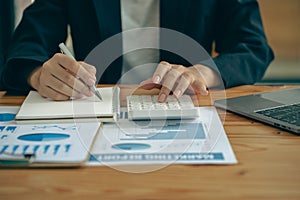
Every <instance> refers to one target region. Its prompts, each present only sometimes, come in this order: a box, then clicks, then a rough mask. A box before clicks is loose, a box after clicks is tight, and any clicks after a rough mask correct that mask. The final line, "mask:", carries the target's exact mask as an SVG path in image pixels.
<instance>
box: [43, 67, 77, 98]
mask: <svg viewBox="0 0 300 200" xmlns="http://www.w3.org/2000/svg"><path fill="white" fill-rule="evenodd" d="M47 68H48V67H47V66H45V67H43V70H42V73H41V75H40V85H42V86H44V87H50V88H52V89H53V90H55V91H58V92H60V93H61V94H63V95H65V96H68V97H72V96H77V95H78V94H79V92H78V91H76V90H74V89H73V88H72V87H71V86H69V85H68V84H66V83H65V82H63V81H61V80H60V79H58V78H57V77H56V76H54V75H53V74H51V71H49V70H47ZM58 68H61V67H60V66H58ZM58 68H55V67H54V69H56V70H57V69H58ZM62 71H63V73H66V70H64V69H62ZM52 72H53V71H52ZM69 76H72V75H69Z"/></svg>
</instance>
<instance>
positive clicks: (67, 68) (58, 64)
mask: <svg viewBox="0 0 300 200" xmlns="http://www.w3.org/2000/svg"><path fill="white" fill-rule="evenodd" d="M95 74H96V68H95V67H94V66H91V65H89V64H86V63H84V62H77V61H75V60H73V59H72V58H70V57H68V56H66V55H63V54H60V53H57V54H55V55H54V56H53V57H52V58H51V59H49V60H48V61H47V62H45V63H44V64H43V66H41V67H39V68H37V69H36V70H35V71H34V72H33V73H32V74H31V75H30V77H29V84H30V85H31V86H32V87H33V88H34V89H36V90H37V91H38V92H39V93H40V95H41V96H43V97H46V98H50V99H52V100H67V99H70V98H74V99H77V98H82V97H83V96H92V95H93V92H92V91H91V90H90V89H89V86H92V85H94V84H95V82H96V76H95Z"/></svg>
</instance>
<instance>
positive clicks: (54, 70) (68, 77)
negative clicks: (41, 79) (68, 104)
mask: <svg viewBox="0 0 300 200" xmlns="http://www.w3.org/2000/svg"><path fill="white" fill-rule="evenodd" d="M44 68H45V70H46V71H48V73H50V74H51V76H54V77H55V78H56V79H58V80H60V82H58V81H55V79H50V80H48V83H49V84H50V85H49V86H50V87H52V88H53V89H55V90H64V91H62V92H63V94H65V95H69V96H70V97H71V96H73V95H72V90H73V89H74V90H75V91H77V92H78V93H81V94H83V95H85V96H92V92H91V91H90V89H89V87H88V86H87V85H86V84H84V83H83V82H82V81H81V80H79V79H78V78H77V77H75V76H74V75H73V74H71V72H70V71H67V70H65V68H63V67H62V66H60V65H59V64H56V63H55V62H54V64H51V65H49V64H46V65H45V66H44ZM45 79H47V77H46V78H45ZM66 86H68V87H70V88H71V89H70V90H68V89H67V87H66Z"/></svg>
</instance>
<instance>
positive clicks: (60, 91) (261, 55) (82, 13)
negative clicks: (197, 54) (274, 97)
mask: <svg viewBox="0 0 300 200" xmlns="http://www.w3.org/2000/svg"><path fill="white" fill-rule="evenodd" d="M126 2H129V1H124V0H109V1H100V0H85V1H82V0H63V1H62V0H51V1H49V0H36V1H35V2H34V4H33V5H31V6H30V7H29V8H27V9H26V11H25V12H24V15H23V18H22V21H21V23H20V25H19V26H18V27H17V29H16V31H15V34H14V37H13V40H12V43H11V45H10V50H9V53H8V54H7V61H6V66H5V69H4V71H3V76H2V82H3V84H4V85H5V86H6V88H7V90H8V91H14V92H28V91H29V90H30V89H35V90H37V91H38V92H39V93H40V94H41V95H42V96H44V97H48V98H51V99H53V100H65V99H69V98H70V97H73V98H80V97H82V96H90V95H92V93H91V91H90V90H89V86H90V85H92V84H95V82H96V81H97V78H96V74H97V72H98V71H101V66H97V68H95V67H93V66H92V65H89V64H87V63H85V62H76V61H74V60H72V59H70V58H68V57H67V56H65V55H62V54H60V53H57V52H58V51H59V49H58V44H59V43H60V42H62V41H65V40H66V38H67V35H68V31H67V26H68V25H69V27H70V30H71V36H72V42H73V48H74V54H75V58H76V60H79V61H83V60H84V59H85V58H86V56H87V55H88V54H89V53H90V52H91V51H92V50H93V49H94V48H95V47H96V46H97V45H98V44H100V43H101V42H103V41H105V40H106V39H108V38H110V37H112V36H114V35H115V34H118V33H121V32H122V30H124V27H125V26H126V24H125V25H124V23H125V22H126V20H125V18H124V15H123V14H124V13H126V12H127V14H128V13H129V14H128V16H131V17H132V16H133V19H129V22H128V20H127V22H126V23H127V25H128V24H130V23H131V21H130V20H134V17H135V14H136V15H137V16H136V18H138V19H140V18H141V15H142V14H143V13H139V14H138V9H132V8H134V7H132V6H134V4H135V3H140V4H141V3H142V2H148V1H139V0H134V1H132V0H131V4H132V5H130V6H131V7H128V5H125V4H126ZM152 3H153V4H151V5H148V6H149V7H148V8H147V9H148V10H149V9H154V8H155V9H156V11H157V10H158V11H157V13H154V14H152V15H151V12H152V11H151V10H150V14H149V13H148V15H147V16H150V17H153V16H156V18H155V20H158V23H157V26H158V27H162V28H166V29H170V30H174V31H177V32H180V33H182V34H185V35H186V36H188V37H190V38H192V39H193V40H195V41H196V42H197V43H199V44H200V45H201V46H202V47H203V48H204V49H205V50H206V51H207V52H208V53H211V52H212V50H213V44H215V51H216V52H217V56H216V57H214V58H213V61H214V63H215V65H216V67H217V69H215V68H213V67H211V66H206V65H205V64H203V63H199V64H195V63H192V64H191V63H189V62H187V61H186V60H184V59H181V58H179V57H178V56H176V55H172V54H170V53H168V52H164V51H161V52H160V54H159V61H158V63H159V64H158V67H157V69H156V70H155V72H154V74H153V75H151V76H152V77H151V78H150V79H148V80H146V81H145V82H143V83H142V84H141V85H142V87H144V88H146V89H151V88H153V87H161V92H160V95H159V98H160V101H165V100H166V98H167V96H168V95H169V93H170V92H171V91H173V94H174V95H175V96H176V97H180V96H181V95H182V94H183V93H184V92H185V91H186V90H188V89H192V90H194V91H195V92H196V93H201V94H203V95H206V94H207V93H208V89H207V88H211V87H216V86H219V85H222V84H224V86H225V87H226V88H228V87H233V86H236V85H241V84H253V83H255V82H256V81H257V80H260V78H261V77H262V76H263V74H264V72H265V70H266V68H267V66H268V65H269V63H270V62H271V61H272V60H273V58H274V55H273V52H272V50H271V48H270V47H269V45H268V43H267V39H266V36H265V34H264V29H263V25H262V21H261V16H260V12H259V5H258V3H257V1H256V0H209V1H207V0H187V1H183V0H160V1H159V0H152ZM126 6H127V10H126ZM140 8H143V5H141V6H140ZM124 9H125V11H124ZM123 11H124V12H123ZM143 12H144V11H143ZM155 20H154V21H155ZM146 21H147V19H146ZM152 21H153V20H152ZM141 26H143V25H141ZM129 28H130V27H129ZM114 48H115V49H114V51H120V52H122V48H123V47H122V42H121V41H120V45H119V46H118V47H114ZM99 56H100V57H101V55H99ZM123 62H124V57H123V56H121V57H119V58H117V59H116V60H115V61H114V62H113V63H111V65H110V66H109V67H108V68H107V69H105V71H104V72H103V73H102V72H101V73H102V75H101V78H100V79H99V81H98V83H116V82H117V81H118V80H119V79H120V77H121V73H122V67H123ZM102 71H103V70H102ZM218 74H220V76H221V78H222V79H221V80H220V79H219V78H218Z"/></svg>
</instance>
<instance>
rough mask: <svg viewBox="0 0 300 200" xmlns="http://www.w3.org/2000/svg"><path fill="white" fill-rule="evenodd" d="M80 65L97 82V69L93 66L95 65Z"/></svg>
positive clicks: (82, 63)
mask: <svg viewBox="0 0 300 200" xmlns="http://www.w3.org/2000/svg"><path fill="white" fill-rule="evenodd" d="M79 64H80V65H81V66H82V67H83V68H84V69H86V71H87V72H89V73H90V75H91V76H92V77H93V78H95V81H96V72H97V70H96V67H95V66H93V65H90V64H88V63H85V62H79Z"/></svg>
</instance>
